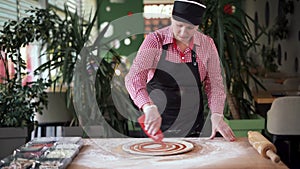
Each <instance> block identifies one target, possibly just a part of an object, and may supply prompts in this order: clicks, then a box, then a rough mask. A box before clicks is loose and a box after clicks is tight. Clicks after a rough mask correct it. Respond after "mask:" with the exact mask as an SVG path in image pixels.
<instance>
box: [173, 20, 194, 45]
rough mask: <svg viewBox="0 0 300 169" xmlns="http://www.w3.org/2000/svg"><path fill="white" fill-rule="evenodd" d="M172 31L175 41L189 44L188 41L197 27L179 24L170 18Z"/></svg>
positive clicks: (183, 23)
mask: <svg viewBox="0 0 300 169" xmlns="http://www.w3.org/2000/svg"><path fill="white" fill-rule="evenodd" d="M172 29H173V34H174V37H175V39H176V40H179V41H181V42H183V43H185V44H189V41H190V39H191V37H193V35H194V33H195V32H196V31H197V29H198V26H196V25H193V24H188V23H185V22H180V21H177V20H175V19H173V18H172Z"/></svg>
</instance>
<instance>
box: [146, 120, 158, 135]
mask: <svg viewBox="0 0 300 169" xmlns="http://www.w3.org/2000/svg"><path fill="white" fill-rule="evenodd" d="M160 125H161V118H157V119H155V120H153V121H150V122H145V130H146V131H147V132H148V133H149V134H150V135H155V134H156V133H157V132H158V131H159V129H160Z"/></svg>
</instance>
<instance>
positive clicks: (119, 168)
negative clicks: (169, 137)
mask: <svg viewBox="0 0 300 169" xmlns="http://www.w3.org/2000/svg"><path fill="white" fill-rule="evenodd" d="M141 139H144V140H145V141H149V139H148V138H107V139H84V146H83V148H82V149H81V151H80V153H79V154H78V155H77V156H76V157H75V159H74V160H73V161H72V163H71V164H70V165H69V166H68V169H91V168H99V169H100V168H112V169H127V168H128V169H154V168H160V169H168V168H170V169H181V168H182V169H183V168H184V169H191V168H193V169H196V168H205V169H207V168H211V169H218V168H219V169H225V168H226V169H227V168H230V169H243V168H255V169H287V166H286V165H285V164H283V163H282V162H280V163H277V164H275V163H273V162H271V160H269V159H266V158H263V157H262V156H261V155H260V154H259V153H258V152H257V151H256V150H255V149H254V148H253V147H252V146H251V145H250V144H249V142H248V140H247V138H238V140H237V141H235V142H227V141H225V140H224V139H223V138H221V137H218V138H215V139H214V140H210V139H208V138H181V139H182V140H185V141H189V142H192V143H193V144H194V149H193V150H192V151H190V152H188V153H184V154H179V155H172V156H142V155H134V154H129V153H127V152H124V151H123V150H122V145H123V144H128V143H134V142H135V141H141ZM178 139H179V138H178Z"/></svg>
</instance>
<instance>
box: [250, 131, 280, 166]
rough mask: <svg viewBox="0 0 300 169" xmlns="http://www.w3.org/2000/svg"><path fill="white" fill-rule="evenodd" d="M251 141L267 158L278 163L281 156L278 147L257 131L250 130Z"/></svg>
mask: <svg viewBox="0 0 300 169" xmlns="http://www.w3.org/2000/svg"><path fill="white" fill-rule="evenodd" d="M248 140H249V143H250V144H251V145H252V146H253V147H254V148H255V149H256V150H257V151H258V153H259V154H260V155H262V156H263V157H265V158H270V159H271V160H272V162H274V163H278V162H279V161H280V157H279V156H278V155H277V154H276V151H277V150H276V147H275V146H274V144H272V143H271V142H270V141H269V140H267V139H266V138H265V137H264V136H263V135H261V133H259V132H257V131H248Z"/></svg>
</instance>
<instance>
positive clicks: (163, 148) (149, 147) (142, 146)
mask: <svg viewBox="0 0 300 169" xmlns="http://www.w3.org/2000/svg"><path fill="white" fill-rule="evenodd" d="M193 148H194V145H193V144H192V143H190V142H187V141H183V140H175V139H169V140H164V142H163V143H156V142H153V141H152V140H151V141H145V140H144V141H140V142H135V143H128V144H124V145H123V146H122V149H123V150H124V151H126V152H128V153H131V154H138V155H150V156H165V155H175V154H181V153H185V152H188V151H191V150H192V149H193Z"/></svg>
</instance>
